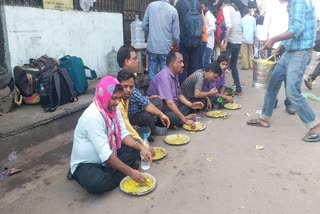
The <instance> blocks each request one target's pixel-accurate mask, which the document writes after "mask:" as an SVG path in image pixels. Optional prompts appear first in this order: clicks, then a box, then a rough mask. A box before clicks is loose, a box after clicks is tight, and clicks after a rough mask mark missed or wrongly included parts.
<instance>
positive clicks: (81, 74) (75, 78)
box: [59, 55, 97, 95]
mask: <svg viewBox="0 0 320 214" xmlns="http://www.w3.org/2000/svg"><path fill="white" fill-rule="evenodd" d="M59 61H60V65H59V67H60V68H64V69H66V70H67V71H68V74H69V76H70V78H71V80H72V84H73V87H74V89H75V91H76V93H77V95H80V94H85V93H86V92H87V90H88V80H92V79H96V78H97V74H96V72H95V71H94V70H92V69H90V68H88V67H87V66H85V65H84V64H83V62H82V59H81V58H79V57H76V56H70V55H66V56H64V57H62V58H60V59H59ZM86 69H88V70H90V74H91V77H87V76H86V71H85V70H86Z"/></svg>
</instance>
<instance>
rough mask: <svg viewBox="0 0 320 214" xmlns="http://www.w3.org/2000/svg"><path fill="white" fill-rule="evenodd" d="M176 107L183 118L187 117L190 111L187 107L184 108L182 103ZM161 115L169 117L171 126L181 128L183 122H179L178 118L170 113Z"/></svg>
mask: <svg viewBox="0 0 320 214" xmlns="http://www.w3.org/2000/svg"><path fill="white" fill-rule="evenodd" d="M177 107H178V109H179V110H180V111H181V113H182V114H183V115H184V116H186V115H188V114H189V112H190V110H191V109H190V108H189V107H188V106H186V105H184V104H182V103H179V105H178V106H177ZM163 113H164V114H165V115H167V117H169V119H170V124H171V126H182V125H183V122H182V121H181V120H180V118H179V117H178V116H177V115H176V114H175V113H173V112H172V111H166V112H163Z"/></svg>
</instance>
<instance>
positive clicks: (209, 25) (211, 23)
mask: <svg viewBox="0 0 320 214" xmlns="http://www.w3.org/2000/svg"><path fill="white" fill-rule="evenodd" d="M209 5H210V3H209V1H203V2H202V3H201V8H202V10H203V12H204V14H205V26H206V31H207V32H206V33H207V45H206V50H205V52H204V55H203V57H202V61H203V65H204V68H206V67H207V66H208V65H209V64H210V63H211V57H212V53H213V47H214V32H215V30H216V18H215V17H214V15H213V14H212V13H211V12H210V10H209Z"/></svg>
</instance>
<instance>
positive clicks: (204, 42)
mask: <svg viewBox="0 0 320 214" xmlns="http://www.w3.org/2000/svg"><path fill="white" fill-rule="evenodd" d="M201 17H202V42H201V43H200V47H199V48H200V54H199V62H200V68H201V69H203V66H204V62H203V57H204V55H205V52H206V46H207V28H206V19H205V16H204V12H203V9H202V8H201Z"/></svg>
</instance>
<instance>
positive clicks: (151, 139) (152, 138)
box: [148, 135, 155, 143]
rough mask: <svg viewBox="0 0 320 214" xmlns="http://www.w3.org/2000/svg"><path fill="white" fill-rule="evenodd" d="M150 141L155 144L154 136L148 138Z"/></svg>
mask: <svg viewBox="0 0 320 214" xmlns="http://www.w3.org/2000/svg"><path fill="white" fill-rule="evenodd" d="M148 141H149V142H150V143H152V142H154V141H155V139H154V137H153V136H151V135H150V136H149V137H148Z"/></svg>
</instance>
